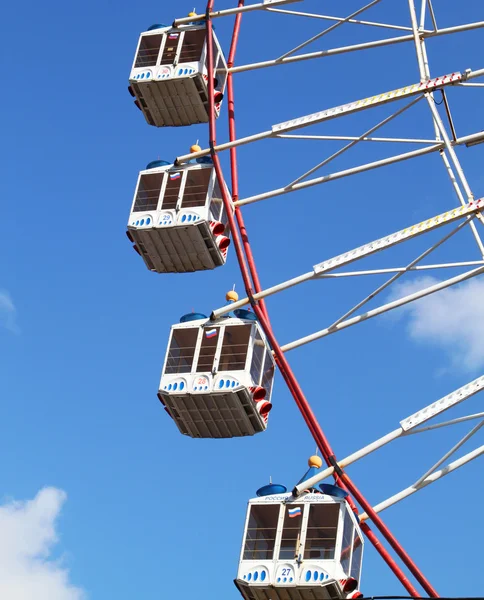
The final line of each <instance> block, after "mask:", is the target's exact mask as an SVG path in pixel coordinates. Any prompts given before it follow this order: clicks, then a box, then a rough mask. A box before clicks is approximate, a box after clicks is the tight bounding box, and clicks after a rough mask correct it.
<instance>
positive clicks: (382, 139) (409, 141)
mask: <svg viewBox="0 0 484 600" xmlns="http://www.w3.org/2000/svg"><path fill="white" fill-rule="evenodd" d="M276 137H277V139H281V140H282V139H284V140H340V141H357V142H392V143H395V142H401V143H404V144H435V140H426V139H420V138H385V137H366V136H365V137H361V136H359V137H356V136H351V135H294V134H286V135H284V134H281V135H278V136H276Z"/></svg>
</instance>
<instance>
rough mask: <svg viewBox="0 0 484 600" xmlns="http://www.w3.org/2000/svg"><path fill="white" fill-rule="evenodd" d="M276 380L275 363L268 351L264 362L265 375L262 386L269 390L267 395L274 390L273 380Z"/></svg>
mask: <svg viewBox="0 0 484 600" xmlns="http://www.w3.org/2000/svg"><path fill="white" fill-rule="evenodd" d="M273 380H274V363H273V362H272V357H271V355H270V352H266V359H265V362H264V375H263V376H262V381H261V386H262V387H263V388H264V389H265V391H266V392H267V397H269V395H270V393H271V390H272V382H273Z"/></svg>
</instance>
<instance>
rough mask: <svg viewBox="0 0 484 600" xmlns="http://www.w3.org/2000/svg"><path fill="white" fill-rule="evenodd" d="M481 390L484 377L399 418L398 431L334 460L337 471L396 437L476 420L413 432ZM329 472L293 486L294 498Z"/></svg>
mask: <svg viewBox="0 0 484 600" xmlns="http://www.w3.org/2000/svg"><path fill="white" fill-rule="evenodd" d="M483 388H484V375H482V376H481V377H478V378H477V379H474V380H473V381H471V382H469V383H467V384H465V385H463V386H462V387H460V388H458V389H457V390H455V391H453V392H451V393H450V394H447V395H446V396H444V397H443V398H440V399H439V400H437V401H436V402H433V403H432V404H429V405H428V406H426V407H425V408H422V409H421V410H420V411H418V412H416V413H414V414H413V415H410V416H409V417H407V418H406V419H403V420H402V421H400V427H399V428H398V429H394V430H393V431H391V432H390V433H387V434H386V435H384V436H383V437H381V438H379V439H377V440H375V441H374V442H372V443H371V444H368V445H366V446H364V447H363V448H361V449H360V450H357V451H356V452H353V453H352V454H350V455H349V456H347V457H346V458H343V459H342V460H340V461H338V465H339V467H340V468H341V469H344V468H345V467H347V466H349V465H351V464H353V463H355V462H356V461H358V460H360V459H361V458H364V457H365V456H368V454H371V453H372V452H375V450H379V449H380V448H382V447H383V446H386V445H387V444H389V443H390V442H393V440H396V439H397V438H399V437H402V436H406V435H410V434H415V433H424V432H425V431H428V430H432V429H436V428H439V427H445V426H450V425H455V424H457V423H461V422H463V421H466V420H469V419H475V418H479V417H480V416H481V415H482V413H480V414H477V415H468V416H466V417H460V418H457V419H452V420H451V421H448V422H446V423H438V424H436V425H431V426H429V427H425V428H419V429H417V427H418V425H421V424H422V423H425V422H427V421H430V420H431V419H433V418H435V417H436V416H437V415H440V414H442V413H444V412H445V411H447V410H449V409H450V408H453V407H455V406H457V405H459V404H462V403H463V402H464V401H465V400H468V399H469V398H472V396H474V395H475V394H477V393H478V392H480V391H481V390H482V389H483ZM333 473H334V467H328V468H327V469H325V470H324V471H320V472H319V473H317V474H316V475H315V476H314V477H311V478H310V479H308V480H307V481H305V482H304V483H302V484H300V485H297V486H296V487H295V488H294V492H293V493H294V494H295V495H299V494H301V493H302V492H303V491H304V490H305V489H307V488H308V487H314V486H316V485H317V484H318V483H320V482H321V481H322V480H323V479H326V478H327V477H330V476H331V475H332V474H333Z"/></svg>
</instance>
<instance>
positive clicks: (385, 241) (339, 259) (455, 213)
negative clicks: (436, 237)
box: [211, 199, 484, 319]
mask: <svg viewBox="0 0 484 600" xmlns="http://www.w3.org/2000/svg"><path fill="white" fill-rule="evenodd" d="M482 210H484V199H479V200H477V201H474V202H471V203H469V204H467V205H465V206H461V207H459V208H454V209H452V210H449V211H447V212H445V213H441V214H439V215H436V216H435V217H431V218H430V219H427V220H425V221H421V222H420V223H417V224H415V225H411V226H409V227H406V228H405V229H401V230H400V231H397V232H395V233H391V234H389V235H386V236H384V237H382V238H379V239H377V240H374V241H371V242H369V243H367V244H364V245H363V246H359V247H358V248H355V249H353V250H349V251H348V252H344V253H343V254H339V255H337V256H334V257H332V258H330V259H327V260H325V261H323V262H321V263H318V264H317V265H315V266H314V267H313V270H312V271H310V272H308V273H304V274H303V275H299V276H298V277H294V278H292V279H289V280H287V281H285V282H282V283H279V284H277V285H274V286H272V287H269V288H267V289H265V290H262V291H261V292H258V293H256V294H254V295H253V299H254V300H256V301H257V300H261V299H263V298H266V297H268V296H272V295H274V294H277V293H279V292H282V291H284V290H286V289H289V288H291V287H294V286H296V285H299V284H300V283H304V282H306V281H309V280H311V279H314V278H319V277H327V276H328V274H329V273H330V272H331V271H333V270H334V269H337V268H340V267H342V266H344V265H349V264H351V263H353V262H355V261H357V260H360V259H361V258H364V257H366V256H371V255H372V254H375V253H377V252H380V251H382V250H385V249H387V248H391V247H393V246H396V245H397V244H400V243H402V242H404V241H406V240H409V239H412V238H415V237H418V236H420V235H422V234H424V233H427V232H429V231H433V230H434V229H437V228H439V227H442V226H443V225H446V224H450V223H453V222H454V221H456V220H458V219H461V218H466V217H467V218H469V217H472V216H473V215H475V214H479V213H480V212H481V211H482ZM475 264H478V265H481V264H482V261H468V262H462V263H448V264H447V263H446V264H441V265H436V266H432V265H429V266H426V267H424V266H421V267H420V268H421V269H424V268H425V269H430V268H443V267H455V266H471V265H475ZM398 270H406V267H402V268H401V269H398ZM388 271H389V270H375V269H372V270H370V271H363V272H356V273H340V274H333V275H334V276H340V277H345V276H346V277H347V276H349V275H353V274H375V273H382V272H388ZM248 303H249V298H248V297H246V298H243V299H241V300H238V301H237V302H234V303H233V304H231V305H230V306H223V307H221V308H218V309H216V310H214V311H213V312H212V316H211V318H212V319H217V318H219V317H220V316H222V315H224V314H226V313H228V312H230V311H232V310H235V309H237V308H242V307H243V306H245V305H246V304H248Z"/></svg>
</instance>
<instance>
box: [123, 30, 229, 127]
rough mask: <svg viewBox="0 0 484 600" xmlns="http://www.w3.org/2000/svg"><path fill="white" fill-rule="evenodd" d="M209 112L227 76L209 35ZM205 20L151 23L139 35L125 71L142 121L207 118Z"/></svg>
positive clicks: (219, 97) (164, 123) (176, 121)
mask: <svg viewBox="0 0 484 600" xmlns="http://www.w3.org/2000/svg"><path fill="white" fill-rule="evenodd" d="M213 55H214V57H213V64H214V88H215V91H214V102H215V116H216V117H218V116H219V114H220V106H221V102H222V98H223V92H224V89H225V83H226V79H227V63H226V62H225V58H224V55H223V53H222V49H221V47H220V44H219V43H218V40H217V38H216V36H215V34H214V37H213ZM207 81H208V69H207V31H206V27H205V24H204V23H203V24H193V25H187V26H180V27H166V26H164V25H153V26H152V27H150V29H149V30H148V31H145V32H144V33H142V34H141V36H140V39H139V42H138V48H137V50H136V56H135V59H134V62H133V67H132V69H131V74H130V76H129V84H130V85H129V88H128V89H129V92H130V94H131V95H132V96H133V97H134V98H135V104H136V106H137V107H138V108H139V109H140V110H141V112H142V113H143V115H144V117H145V119H146V121H147V123H148V124H149V125H154V126H155V127H167V126H182V125H194V124H196V123H206V122H208V114H209V103H208V85H207Z"/></svg>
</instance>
